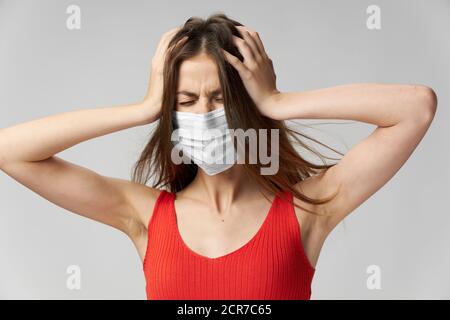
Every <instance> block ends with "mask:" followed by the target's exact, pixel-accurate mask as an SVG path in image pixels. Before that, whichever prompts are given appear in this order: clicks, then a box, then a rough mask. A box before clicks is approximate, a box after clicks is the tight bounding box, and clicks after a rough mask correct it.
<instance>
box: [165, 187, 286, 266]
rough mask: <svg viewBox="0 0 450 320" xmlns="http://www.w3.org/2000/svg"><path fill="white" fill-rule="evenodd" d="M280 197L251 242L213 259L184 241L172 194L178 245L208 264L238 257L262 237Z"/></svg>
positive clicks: (171, 211)
mask: <svg viewBox="0 0 450 320" xmlns="http://www.w3.org/2000/svg"><path fill="white" fill-rule="evenodd" d="M278 197H279V195H278V193H277V194H275V196H274V198H273V199H272V203H271V204H270V208H269V210H268V212H267V213H266V216H265V217H264V221H263V223H262V224H261V226H260V227H259V228H258V231H257V232H256V233H255V234H254V235H253V236H252V237H251V238H250V240H248V241H247V242H246V243H245V244H243V245H242V246H240V247H239V248H237V249H235V250H232V251H231V252H228V253H226V254H224V255H221V256H218V257H215V258H211V257H207V256H205V255H202V254H200V253H198V252H195V251H194V250H192V249H191V248H190V247H189V246H188V245H187V244H186V242H185V241H184V240H183V238H182V237H181V233H180V229H179V228H178V222H177V213H176V209H175V199H176V194H175V193H172V199H171V201H170V205H171V208H170V210H169V211H170V214H171V216H172V218H171V220H172V223H173V227H174V229H173V230H174V231H175V234H176V238H177V241H178V243H179V244H180V245H181V246H182V247H183V249H184V250H185V251H186V252H187V253H188V254H190V255H192V256H195V257H197V258H200V259H201V260H204V261H208V262H215V261H220V260H223V259H226V258H228V257H231V256H233V255H236V254H238V253H240V252H242V251H244V250H245V249H246V248H247V247H249V246H250V245H251V244H252V243H253V242H255V241H256V240H257V239H258V238H259V237H260V235H261V234H262V232H263V231H264V229H265V228H266V227H267V224H268V221H269V219H270V218H271V216H272V214H273V211H274V208H275V203H276V201H277V199H278Z"/></svg>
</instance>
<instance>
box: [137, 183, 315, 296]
mask: <svg viewBox="0 0 450 320" xmlns="http://www.w3.org/2000/svg"><path fill="white" fill-rule="evenodd" d="M285 194H286V196H287V197H288V199H289V200H292V194H291V193H289V192H285ZM174 200H175V194H174V193H171V192H168V191H165V190H162V191H161V193H160V194H159V196H158V198H157V200H156V203H155V206H154V209H153V214H152V217H151V218H150V221H149V224H148V243H147V250H146V253H145V258H144V263H143V271H144V275H145V280H146V294H147V299H152V300H159V299H165V300H193V299H197V300H206V299H215V300H233V299H236V300H241V299H242V300H246V299H247V300H267V299H271V300H298V299H303V300H307V299H310V296H311V282H312V279H313V276H314V272H315V269H314V268H313V267H312V265H311V264H310V262H309V260H308V258H307V256H306V254H305V252H304V249H303V245H302V241H301V230H300V225H299V223H298V220H297V216H296V215H295V211H294V206H293V205H292V204H290V203H288V202H286V201H284V200H283V199H282V198H281V197H280V196H279V194H277V195H276V196H275V198H274V200H273V201H272V204H271V208H270V210H269V211H268V213H267V216H266V217H265V220H264V222H263V224H262V226H261V227H260V228H259V230H258V232H257V233H256V234H255V235H254V236H253V238H251V240H250V241H248V242H247V243H246V244H245V245H243V246H241V247H240V248H239V249H236V250H234V251H232V252H231V253H228V254H225V255H223V256H220V257H217V258H209V257H206V256H203V255H200V254H198V253H196V252H194V251H192V250H191V249H190V248H189V247H188V246H187V245H186V244H185V243H184V241H183V239H182V238H181V235H180V233H179V230H178V226H177V217H176V212H175V210H174Z"/></svg>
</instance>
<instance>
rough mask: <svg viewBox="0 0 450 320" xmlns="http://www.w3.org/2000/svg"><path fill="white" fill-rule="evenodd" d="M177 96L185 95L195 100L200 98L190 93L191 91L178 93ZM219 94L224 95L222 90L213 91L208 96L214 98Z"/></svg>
mask: <svg viewBox="0 0 450 320" xmlns="http://www.w3.org/2000/svg"><path fill="white" fill-rule="evenodd" d="M177 94H184V95H186V96H188V97H193V98H197V97H198V95H197V94H195V93H194V92H190V91H186V90H182V91H178V92H177ZM219 94H222V89H216V90H213V91H211V92H209V93H208V96H210V97H213V96H217V95H219Z"/></svg>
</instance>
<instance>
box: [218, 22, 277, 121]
mask: <svg viewBox="0 0 450 320" xmlns="http://www.w3.org/2000/svg"><path fill="white" fill-rule="evenodd" d="M237 28H238V30H239V32H240V33H241V35H242V37H243V38H244V39H241V38H239V37H236V36H233V38H234V43H235V45H236V47H237V48H238V49H239V52H240V53H241V54H242V56H243V57H244V61H243V62H241V61H240V60H239V59H238V58H237V57H236V56H234V55H232V54H231V53H229V52H228V51H226V50H224V49H222V51H223V53H224V55H225V58H226V59H227V61H228V62H229V63H230V64H231V65H232V66H233V67H234V68H235V69H236V70H237V71H238V73H239V75H240V77H241V79H242V81H243V83H244V86H245V88H246V89H247V92H248V94H249V95H250V97H251V98H252V99H253V101H254V102H255V104H256V106H257V107H258V109H259V111H260V112H261V113H262V114H263V115H264V116H266V117H269V118H273V119H276V118H277V116H276V114H275V113H276V108H274V106H273V104H272V103H271V102H272V101H273V98H274V96H275V95H277V94H278V93H279V91H278V90H277V88H276V75H275V71H274V69H273V63H272V60H271V59H270V58H269V56H268V55H267V53H266V52H265V50H264V46H263V44H262V41H261V39H260V37H259V35H258V33H257V32H255V31H253V30H251V29H249V28H248V27H245V26H237Z"/></svg>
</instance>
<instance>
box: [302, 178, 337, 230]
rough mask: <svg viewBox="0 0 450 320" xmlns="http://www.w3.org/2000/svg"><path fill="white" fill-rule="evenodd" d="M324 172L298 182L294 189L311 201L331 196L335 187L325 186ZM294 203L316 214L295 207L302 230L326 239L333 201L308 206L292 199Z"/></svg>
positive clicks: (308, 204) (303, 202)
mask: <svg viewBox="0 0 450 320" xmlns="http://www.w3.org/2000/svg"><path fill="white" fill-rule="evenodd" d="M325 172H326V170H323V171H322V172H321V173H319V174H317V175H314V176H312V177H309V178H307V179H305V180H303V181H300V182H298V183H297V184H296V185H295V186H294V187H295V188H296V189H297V190H298V191H299V192H300V193H302V194H304V195H306V196H307V197H310V198H313V199H322V198H327V197H329V196H331V195H332V194H333V193H334V192H335V191H336V187H335V186H333V185H332V184H327V183H326V181H327V180H326V179H324V178H323V177H324V174H325ZM294 203H295V204H297V205H299V206H301V207H303V208H306V209H307V210H311V211H314V212H316V213H317V215H316V214H311V213H308V212H305V211H304V210H302V209H299V208H297V207H295V213H296V215H297V218H298V219H299V223H300V224H301V225H302V228H303V229H305V231H307V230H308V232H311V233H312V232H314V233H318V234H320V235H321V236H323V237H326V236H327V235H328V234H329V233H330V232H331V231H332V229H331V228H330V223H329V217H328V216H327V215H330V214H332V212H333V210H334V209H333V205H334V203H333V200H332V201H330V202H328V203H326V204H322V205H314V204H310V203H308V202H306V201H303V200H300V199H297V198H294Z"/></svg>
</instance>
